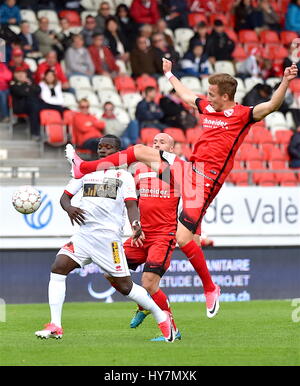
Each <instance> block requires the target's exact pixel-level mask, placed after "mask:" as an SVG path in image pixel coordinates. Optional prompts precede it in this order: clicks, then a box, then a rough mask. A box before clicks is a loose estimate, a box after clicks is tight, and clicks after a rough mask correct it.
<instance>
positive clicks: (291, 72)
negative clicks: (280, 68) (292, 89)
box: [283, 63, 298, 81]
mask: <svg viewBox="0 0 300 386" xmlns="http://www.w3.org/2000/svg"><path fill="white" fill-rule="evenodd" d="M297 75H298V67H297V65H296V64H295V63H293V64H292V65H291V67H287V68H286V69H285V70H284V74H283V77H284V78H285V79H286V80H289V81H290V80H292V79H294V78H296V76H297Z"/></svg>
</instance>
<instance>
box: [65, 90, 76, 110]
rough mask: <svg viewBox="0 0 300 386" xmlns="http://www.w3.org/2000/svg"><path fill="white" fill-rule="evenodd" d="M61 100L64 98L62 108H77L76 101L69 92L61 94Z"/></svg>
mask: <svg viewBox="0 0 300 386" xmlns="http://www.w3.org/2000/svg"><path fill="white" fill-rule="evenodd" d="M63 98H64V106H66V107H68V108H72V109H73V108H75V107H77V101H76V98H75V96H74V94H72V93H71V92H63Z"/></svg>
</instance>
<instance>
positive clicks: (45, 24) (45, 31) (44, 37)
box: [34, 17, 64, 61]
mask: <svg viewBox="0 0 300 386" xmlns="http://www.w3.org/2000/svg"><path fill="white" fill-rule="evenodd" d="M34 36H35V38H36V40H37V42H38V45H39V50H40V51H41V53H42V55H43V56H46V55H47V54H48V52H50V51H53V50H55V51H56V52H57V56H58V59H59V61H60V60H62V59H63V56H64V49H63V46H62V45H61V44H60V42H59V40H58V39H57V37H56V35H55V33H54V32H53V31H50V30H49V20H48V19H47V18H46V17H41V18H40V19H39V29H38V30H37V31H35V33H34Z"/></svg>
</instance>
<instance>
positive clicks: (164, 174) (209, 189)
mask: <svg viewBox="0 0 300 386" xmlns="http://www.w3.org/2000/svg"><path fill="white" fill-rule="evenodd" d="M160 154H161V158H162V160H163V161H165V162H162V165H161V170H160V173H159V177H160V178H161V179H163V180H164V181H166V182H169V183H170V184H174V186H176V188H177V190H178V191H179V192H180V195H181V198H182V212H181V214H180V216H179V221H180V222H181V223H182V224H183V225H184V226H185V227H186V228H187V229H189V230H190V231H191V232H193V233H196V234H201V221H202V219H203V217H204V215H205V213H206V211H207V208H208V207H209V205H210V204H211V202H212V201H213V199H214V198H215V196H216V195H217V194H218V192H219V190H220V189H221V187H222V185H221V184H220V183H218V182H217V181H215V180H214V179H212V178H211V177H209V176H207V175H206V174H205V170H204V165H203V163H200V162H199V163H195V162H193V163H192V162H187V161H183V160H181V159H180V158H178V157H176V156H175V155H174V154H172V153H166V152H162V151H161V152H160Z"/></svg>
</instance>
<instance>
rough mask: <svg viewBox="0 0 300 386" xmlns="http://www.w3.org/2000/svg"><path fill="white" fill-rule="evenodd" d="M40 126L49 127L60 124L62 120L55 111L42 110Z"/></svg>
mask: <svg viewBox="0 0 300 386" xmlns="http://www.w3.org/2000/svg"><path fill="white" fill-rule="evenodd" d="M40 122H41V125H43V126H45V125H50V124H54V123H58V124H62V123H63V120H62V117H61V115H60V113H59V112H58V111H56V110H42V111H41V112H40Z"/></svg>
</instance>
